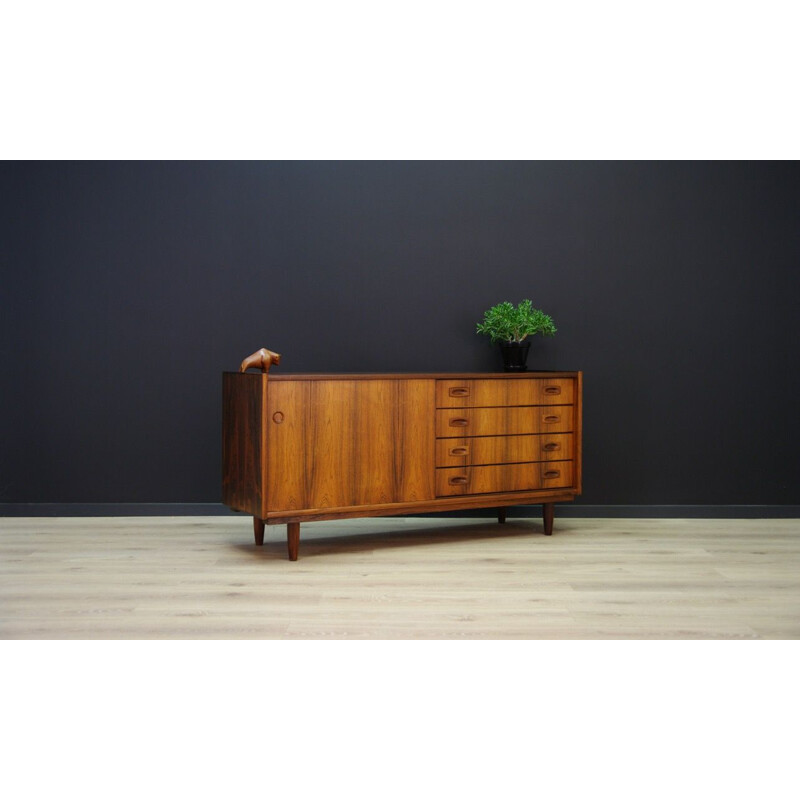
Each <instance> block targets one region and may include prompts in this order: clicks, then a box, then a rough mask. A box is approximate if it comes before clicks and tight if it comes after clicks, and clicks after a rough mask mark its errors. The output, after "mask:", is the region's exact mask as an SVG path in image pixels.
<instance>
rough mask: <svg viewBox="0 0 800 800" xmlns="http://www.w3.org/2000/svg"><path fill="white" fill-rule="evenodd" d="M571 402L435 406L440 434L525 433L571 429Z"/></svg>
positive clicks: (437, 427)
mask: <svg viewBox="0 0 800 800" xmlns="http://www.w3.org/2000/svg"><path fill="white" fill-rule="evenodd" d="M572 429H573V408H572V406H551V407H547V406H512V407H511V408H463V409H448V408H440V409H437V410H436V436H437V438H461V437H464V436H509V435H512V434H525V433H569V432H570V431H572Z"/></svg>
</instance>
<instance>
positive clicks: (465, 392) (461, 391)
mask: <svg viewBox="0 0 800 800" xmlns="http://www.w3.org/2000/svg"><path fill="white" fill-rule="evenodd" d="M448 394H449V395H450V397H469V389H468V388H467V387H466V386H453V387H452V388H451V389H450V391H449V392H448Z"/></svg>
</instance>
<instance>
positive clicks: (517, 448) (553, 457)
mask: <svg viewBox="0 0 800 800" xmlns="http://www.w3.org/2000/svg"><path fill="white" fill-rule="evenodd" d="M572 457H573V445H572V434H571V433H552V434H535V435H528V436H476V437H473V438H461V439H437V440H436V466H437V467H468V466H471V465H479V464H513V463H518V462H523V461H563V460H564V459H568V458H572Z"/></svg>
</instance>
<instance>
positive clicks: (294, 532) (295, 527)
mask: <svg viewBox="0 0 800 800" xmlns="http://www.w3.org/2000/svg"><path fill="white" fill-rule="evenodd" d="M286 539H287V542H288V543H289V561H297V550H298V548H299V547H300V523H299V522H289V523H287V525H286Z"/></svg>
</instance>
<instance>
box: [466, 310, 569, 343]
mask: <svg viewBox="0 0 800 800" xmlns="http://www.w3.org/2000/svg"><path fill="white" fill-rule="evenodd" d="M555 332H556V326H555V325H554V324H553V320H552V318H551V317H550V316H548V315H547V314H545V313H544V312H543V311H540V310H539V309H538V308H533V304H532V303H531V301H530V300H523V301H522V302H521V303H520V304H519V305H518V306H515V305H514V304H513V303H509V302H505V303H498V304H497V305H496V306H492V307H491V308H490V309H489V310H488V311H486V312H485V313H484V315H483V322H479V323H478V327H477V330H476V333H483V334H486V336H490V337H491V339H492V341H493V342H521V341H522V340H523V339H524V338H525V337H526V336H534V335H535V334H537V333H540V334H542V336H552V335H553V334H554V333H555Z"/></svg>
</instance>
